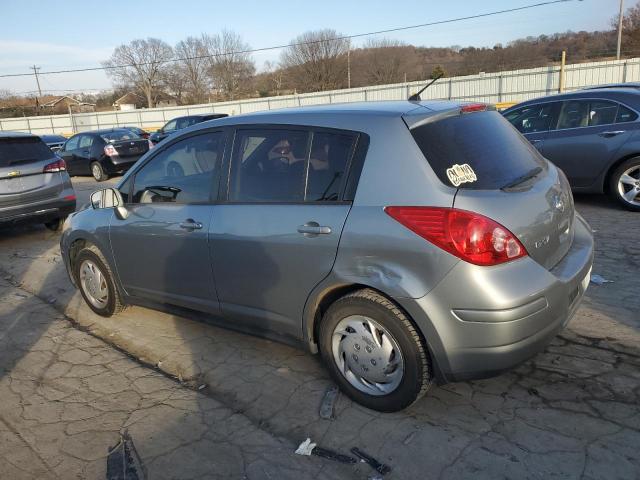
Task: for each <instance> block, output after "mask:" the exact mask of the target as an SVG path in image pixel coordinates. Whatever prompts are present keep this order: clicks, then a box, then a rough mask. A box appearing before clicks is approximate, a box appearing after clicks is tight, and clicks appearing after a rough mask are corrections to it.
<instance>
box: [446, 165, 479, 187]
mask: <svg viewBox="0 0 640 480" xmlns="http://www.w3.org/2000/svg"><path fill="white" fill-rule="evenodd" d="M447 177H449V181H450V182H451V183H452V184H453V186H454V187H457V186H458V185H460V184H461V183H472V182H475V181H476V180H478V177H476V172H474V171H473V168H471V166H470V165H469V164H468V163H465V164H463V165H458V164H455V165H454V166H452V167H451V168H447Z"/></svg>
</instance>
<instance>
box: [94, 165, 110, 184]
mask: <svg viewBox="0 0 640 480" xmlns="http://www.w3.org/2000/svg"><path fill="white" fill-rule="evenodd" d="M91 175H92V176H93V178H94V179H95V180H96V182H104V181H105V180H109V175H107V173H106V172H105V171H104V168H102V165H100V163H99V162H92V163H91Z"/></svg>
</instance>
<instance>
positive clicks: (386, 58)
mask: <svg viewBox="0 0 640 480" xmlns="http://www.w3.org/2000/svg"><path fill="white" fill-rule="evenodd" d="M406 47H407V46H406V45H405V44H404V43H402V42H400V41H397V40H389V39H386V38H383V39H370V40H368V41H367V42H366V43H365V44H364V47H363V49H364V50H365V52H363V53H365V54H366V62H365V65H364V68H365V71H364V73H365V78H366V79H367V83H369V84H373V85H382V84H385V83H394V82H399V81H401V80H402V78H401V76H402V75H403V73H404V72H403V71H402V70H403V69H402V66H403V63H405V62H404V60H405V57H406V55H403V54H405V53H406ZM404 70H405V72H406V69H404Z"/></svg>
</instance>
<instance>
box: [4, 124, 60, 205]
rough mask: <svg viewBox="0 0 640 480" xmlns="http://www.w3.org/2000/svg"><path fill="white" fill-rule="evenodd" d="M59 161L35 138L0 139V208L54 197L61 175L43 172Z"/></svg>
mask: <svg viewBox="0 0 640 480" xmlns="http://www.w3.org/2000/svg"><path fill="white" fill-rule="evenodd" d="M59 160H60V159H59V158H58V157H56V155H55V154H54V153H53V152H51V150H50V149H49V147H47V146H46V144H45V143H44V142H43V141H42V140H41V139H40V138H38V137H35V136H26V135H25V136H16V137H11V136H2V137H0V208H2V207H11V206H15V205H20V204H26V203H32V202H37V201H39V200H44V199H48V198H55V197H57V196H58V195H59V194H60V193H61V192H62V189H63V184H62V177H61V173H60V172H49V173H44V169H45V166H46V165H48V164H50V163H53V162H56V161H59Z"/></svg>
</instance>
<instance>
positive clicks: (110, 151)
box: [104, 144, 118, 157]
mask: <svg viewBox="0 0 640 480" xmlns="http://www.w3.org/2000/svg"><path fill="white" fill-rule="evenodd" d="M104 154H105V155H106V156H107V157H117V156H118V151H117V150H116V147H114V146H113V145H111V144H107V145H105V147H104Z"/></svg>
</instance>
